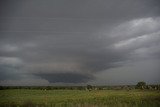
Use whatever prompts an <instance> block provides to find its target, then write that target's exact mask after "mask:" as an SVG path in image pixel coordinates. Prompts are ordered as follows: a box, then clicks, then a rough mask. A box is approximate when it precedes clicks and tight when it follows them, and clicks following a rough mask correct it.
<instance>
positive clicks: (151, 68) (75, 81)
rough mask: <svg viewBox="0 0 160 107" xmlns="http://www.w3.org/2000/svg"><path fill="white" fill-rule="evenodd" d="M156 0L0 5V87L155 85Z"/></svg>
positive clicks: (158, 63) (12, 0)
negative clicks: (141, 82) (141, 83)
mask: <svg viewBox="0 0 160 107" xmlns="http://www.w3.org/2000/svg"><path fill="white" fill-rule="evenodd" d="M159 75H160V1H159V0H0V85H86V84H91V85H125V84H131V85H132V84H136V83H137V82H138V81H145V82H146V83H147V84H159V83H160V78H159Z"/></svg>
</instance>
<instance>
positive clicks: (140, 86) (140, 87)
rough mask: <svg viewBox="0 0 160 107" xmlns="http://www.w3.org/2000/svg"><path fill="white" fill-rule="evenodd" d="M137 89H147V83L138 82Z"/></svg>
mask: <svg viewBox="0 0 160 107" xmlns="http://www.w3.org/2000/svg"><path fill="white" fill-rule="evenodd" d="M136 88H138V89H145V88H146V83H145V82H143V81H141V82H138V83H137V85H136Z"/></svg>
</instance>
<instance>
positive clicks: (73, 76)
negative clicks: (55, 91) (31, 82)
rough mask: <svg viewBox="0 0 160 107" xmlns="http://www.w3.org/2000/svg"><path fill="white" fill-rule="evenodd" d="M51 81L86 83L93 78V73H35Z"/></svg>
mask: <svg viewBox="0 0 160 107" xmlns="http://www.w3.org/2000/svg"><path fill="white" fill-rule="evenodd" d="M35 75H37V76H40V77H42V78H44V79H46V80H48V81H49V82H51V83H86V82H88V81H91V80H93V79H94V77H93V75H91V74H90V75H87V74H79V73H52V74H47V73H42V74H35Z"/></svg>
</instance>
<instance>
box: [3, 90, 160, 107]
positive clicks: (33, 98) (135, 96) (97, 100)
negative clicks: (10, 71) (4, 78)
mask: <svg viewBox="0 0 160 107" xmlns="http://www.w3.org/2000/svg"><path fill="white" fill-rule="evenodd" d="M22 106H23V107H45V106H47V107H51V106H53V107H54V106H56V107H61V106H62V107H112V106H115V107H117V106H118V107H160V92H159V91H147V90H129V91H127V90H92V91H86V90H28V89H8V90H0V107H22Z"/></svg>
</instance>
